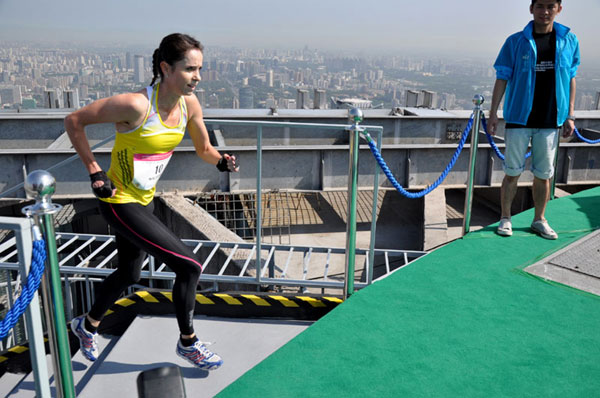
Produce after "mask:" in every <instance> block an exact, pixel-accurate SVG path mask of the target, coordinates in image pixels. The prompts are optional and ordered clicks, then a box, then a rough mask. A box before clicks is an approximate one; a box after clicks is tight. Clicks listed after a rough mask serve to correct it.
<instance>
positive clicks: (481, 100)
mask: <svg viewBox="0 0 600 398" xmlns="http://www.w3.org/2000/svg"><path fill="white" fill-rule="evenodd" d="M484 102H485V98H483V95H481V94H477V95H476V96H475V97H473V103H474V104H475V106H481V105H482V104H483V103H484Z"/></svg>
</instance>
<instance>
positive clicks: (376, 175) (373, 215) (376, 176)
mask: <svg viewBox="0 0 600 398" xmlns="http://www.w3.org/2000/svg"><path fill="white" fill-rule="evenodd" d="M382 138H383V129H379V130H377V150H378V151H379V153H381V141H382ZM379 172H380V170H379V165H378V164H377V161H375V170H373V173H374V174H373V176H374V178H373V207H372V208H371V239H370V241H369V257H368V258H369V264H368V265H369V267H368V274H367V285H370V284H371V283H372V282H373V266H374V262H375V238H376V235H377V233H376V232H377V231H376V229H377V202H378V199H379V197H378V196H379Z"/></svg>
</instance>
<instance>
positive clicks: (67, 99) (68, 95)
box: [63, 89, 80, 109]
mask: <svg viewBox="0 0 600 398" xmlns="http://www.w3.org/2000/svg"><path fill="white" fill-rule="evenodd" d="M63 105H64V107H65V108H72V109H79V107H80V105H79V91H78V90H77V89H75V90H65V91H63Z"/></svg>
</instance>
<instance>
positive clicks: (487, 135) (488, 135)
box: [481, 113, 531, 160]
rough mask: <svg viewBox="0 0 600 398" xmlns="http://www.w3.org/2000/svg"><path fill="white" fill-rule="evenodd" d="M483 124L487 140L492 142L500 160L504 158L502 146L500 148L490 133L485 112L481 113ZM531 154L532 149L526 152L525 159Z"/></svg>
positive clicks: (491, 144)
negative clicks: (501, 150)
mask: <svg viewBox="0 0 600 398" xmlns="http://www.w3.org/2000/svg"><path fill="white" fill-rule="evenodd" d="M481 125H482V126H483V131H485V136H486V137H487V140H488V142H489V143H490V146H491V147H492V149H493V150H494V152H496V156H498V158H499V159H500V160H504V155H503V154H502V152H500V148H498V146H497V145H496V143H495V142H494V139H493V138H492V135H491V134H490V133H488V129H487V122H486V120H485V115H484V114H483V113H482V114H481ZM530 156H531V151H529V152H527V153H526V154H525V159H527V158H528V157H530Z"/></svg>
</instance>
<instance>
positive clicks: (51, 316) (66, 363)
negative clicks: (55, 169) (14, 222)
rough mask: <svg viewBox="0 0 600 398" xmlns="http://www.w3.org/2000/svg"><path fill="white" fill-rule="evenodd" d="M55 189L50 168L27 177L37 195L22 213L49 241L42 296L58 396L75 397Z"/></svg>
mask: <svg viewBox="0 0 600 398" xmlns="http://www.w3.org/2000/svg"><path fill="white" fill-rule="evenodd" d="M55 189H56V181H55V180H54V177H52V175H50V173H48V172H47V171H44V170H36V171H33V172H31V173H30V174H29V175H28V176H27V180H26V181H25V191H26V192H27V194H28V196H31V197H34V198H35V200H36V201H35V204H34V205H31V206H26V207H24V208H23V213H24V214H26V215H27V216H33V217H34V220H35V222H36V223H37V224H38V225H40V224H41V226H42V230H43V232H44V238H45V240H46V250H47V253H48V263H47V265H46V269H45V271H44V278H43V279H42V284H41V286H42V296H43V299H44V310H45V312H46V325H47V326H48V339H49V341H50V353H51V357H52V363H53V366H54V380H55V383H56V396H57V397H59V398H71V397H73V398H74V397H75V387H74V383H73V368H72V366H71V350H70V348H69V337H68V334H67V323H66V319H65V309H64V304H63V296H62V286H61V282H60V270H59V266H58V254H57V251H56V236H55V232H54V217H53V214H55V213H56V212H58V211H59V210H60V209H61V208H62V206H60V205H56V204H53V203H52V199H51V196H52V194H53V193H54V191H55Z"/></svg>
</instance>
